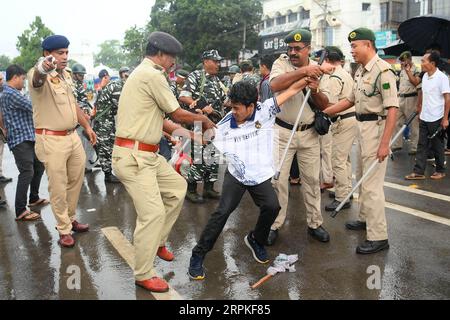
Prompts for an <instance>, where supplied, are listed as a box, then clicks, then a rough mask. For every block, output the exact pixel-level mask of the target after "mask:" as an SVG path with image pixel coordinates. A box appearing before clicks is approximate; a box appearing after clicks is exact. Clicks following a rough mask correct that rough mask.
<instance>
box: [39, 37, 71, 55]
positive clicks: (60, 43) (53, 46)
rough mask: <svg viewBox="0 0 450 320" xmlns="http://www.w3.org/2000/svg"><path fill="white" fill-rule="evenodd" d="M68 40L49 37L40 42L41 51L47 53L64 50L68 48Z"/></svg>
mask: <svg viewBox="0 0 450 320" xmlns="http://www.w3.org/2000/svg"><path fill="white" fill-rule="evenodd" d="M69 44H70V42H69V40H68V39H67V38H66V37H64V36H60V35H53V36H49V37H47V38H45V39H44V41H42V49H44V50H47V51H54V50H57V49H66V48H68V47H69Z"/></svg>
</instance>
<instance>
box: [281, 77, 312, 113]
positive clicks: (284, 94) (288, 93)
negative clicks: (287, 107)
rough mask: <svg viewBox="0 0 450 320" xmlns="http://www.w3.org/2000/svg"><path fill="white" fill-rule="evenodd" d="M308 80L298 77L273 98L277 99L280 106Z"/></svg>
mask: <svg viewBox="0 0 450 320" xmlns="http://www.w3.org/2000/svg"><path fill="white" fill-rule="evenodd" d="M307 84H308V82H307V81H306V79H300V80H297V81H296V82H294V83H292V85H291V86H290V87H289V88H288V89H287V90H285V91H283V92H282V93H280V94H279V95H278V96H277V97H275V99H276V100H277V104H278V106H280V107H281V105H283V104H284V103H285V102H286V101H287V100H289V99H290V98H291V97H292V96H294V95H296V94H297V93H299V92H300V91H301V90H302V89H303V88H305V87H306V86H307Z"/></svg>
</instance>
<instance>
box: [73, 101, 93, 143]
mask: <svg viewBox="0 0 450 320" xmlns="http://www.w3.org/2000/svg"><path fill="white" fill-rule="evenodd" d="M76 109H77V118H78V123H79V124H80V125H81V126H82V127H83V128H84V129H85V131H86V134H87V135H88V137H89V141H90V142H91V144H92V145H95V144H96V143H97V135H96V134H95V132H94V131H93V130H92V128H91V125H90V124H89V121H88V120H87V119H86V114H85V113H84V112H83V110H81V108H80V107H79V106H78V105H77V106H76Z"/></svg>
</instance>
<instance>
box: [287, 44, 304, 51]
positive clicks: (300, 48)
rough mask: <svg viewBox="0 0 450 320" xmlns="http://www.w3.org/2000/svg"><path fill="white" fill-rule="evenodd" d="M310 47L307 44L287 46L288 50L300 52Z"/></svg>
mask: <svg viewBox="0 0 450 320" xmlns="http://www.w3.org/2000/svg"><path fill="white" fill-rule="evenodd" d="M308 47H309V45H306V46H304V47H300V46H296V47H291V46H288V47H287V52H291V51H295V52H300V51H302V50H303V49H305V48H308Z"/></svg>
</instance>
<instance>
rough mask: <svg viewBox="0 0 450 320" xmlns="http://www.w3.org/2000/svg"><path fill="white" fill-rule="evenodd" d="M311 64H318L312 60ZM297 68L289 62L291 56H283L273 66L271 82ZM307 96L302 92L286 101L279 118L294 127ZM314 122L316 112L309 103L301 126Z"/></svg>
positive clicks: (301, 119)
mask: <svg viewBox="0 0 450 320" xmlns="http://www.w3.org/2000/svg"><path fill="white" fill-rule="evenodd" d="M310 64H316V63H315V62H314V61H311V60H310ZM297 69H298V68H297V67H294V66H293V65H292V63H291V61H290V60H289V56H288V55H287V54H282V55H281V56H280V57H279V58H278V59H277V60H276V61H275V62H274V64H273V66H272V71H271V72H270V81H272V79H275V78H276V77H278V76H280V75H282V74H285V73H288V72H292V71H294V70H297ZM280 93H281V92H277V93H275V96H277V95H279V94H280ZM304 98H305V95H304V94H303V91H300V92H299V93H297V94H296V95H295V96H293V97H292V98H290V99H289V100H288V101H286V102H285V103H284V105H283V108H282V109H281V112H280V113H278V115H277V118H279V119H281V120H283V121H284V122H287V123H289V124H291V125H294V123H295V120H296V119H297V116H298V113H299V112H300V108H301V106H302V104H303V100H304ZM313 122H314V111H312V110H311V107H310V106H309V104H308V103H306V105H305V109H304V110H303V114H302V116H301V118H300V125H302V124H311V123H313Z"/></svg>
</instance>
